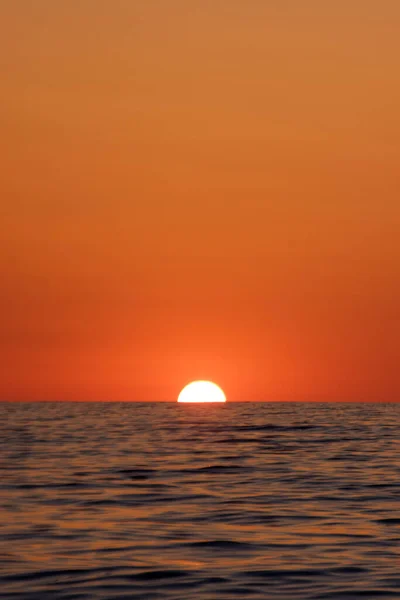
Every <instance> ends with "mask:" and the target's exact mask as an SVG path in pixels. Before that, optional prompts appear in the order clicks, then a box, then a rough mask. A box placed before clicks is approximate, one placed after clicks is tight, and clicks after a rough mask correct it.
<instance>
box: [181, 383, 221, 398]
mask: <svg viewBox="0 0 400 600" xmlns="http://www.w3.org/2000/svg"><path fill="white" fill-rule="evenodd" d="M178 402H226V398H225V394H224V392H223V391H222V390H221V388H220V387H218V386H217V385H216V384H215V383H212V382H211V381H193V382H192V383H189V385H187V386H186V387H184V388H183V390H182V391H181V393H180V394H179V397H178Z"/></svg>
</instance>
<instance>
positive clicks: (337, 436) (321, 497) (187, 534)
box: [0, 403, 400, 600]
mask: <svg viewBox="0 0 400 600" xmlns="http://www.w3.org/2000/svg"><path fill="white" fill-rule="evenodd" d="M399 423H400V404H353V405H351V404H297V403H296V404H291V403H287V404H284V403H277V404H255V403H241V404H226V405H206V404H203V405H178V404H136V403H132V404H120V403H115V404H113V403H104V404H100V403H99V404H97V403H96V404H90V403H58V404H57V403H38V404H34V403H21V404H7V403H3V404H0V461H1V462H0V474H1V479H0V523H1V529H0V598H1V599H2V600H6V599H8V598H10V599H18V600H20V599H23V598H24V599H32V600H33V599H35V600H36V599H37V600H48V599H62V600H67V599H70V600H72V599H74V600H85V599H88V600H89V599H92V598H93V599H107V600H109V599H114V598H118V599H122V598H125V599H128V598H140V599H143V600H151V599H154V600H156V599H157V600H158V599H168V600H172V599H177V600H178V599H179V600H186V599H196V600H206V599H207V600H219V599H221V600H222V599H228V598H229V599H242V598H246V599H247V598H249V599H252V600H259V599H262V598H263V599H268V598H280V599H282V598H284V599H288V600H294V599H315V600H323V599H330V600H339V599H343V600H345V599H355V598H364V599H369V598H386V597H388V598H390V597H391V598H398V599H400V432H399Z"/></svg>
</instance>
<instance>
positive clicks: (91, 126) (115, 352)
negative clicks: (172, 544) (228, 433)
mask: <svg viewBox="0 0 400 600" xmlns="http://www.w3.org/2000/svg"><path fill="white" fill-rule="evenodd" d="M0 28H1V40H2V42H1V43H2V52H1V56H0V67H1V73H2V75H1V79H0V97H1V100H0V102H1V111H0V126H1V131H2V135H1V140H2V144H1V166H2V169H1V171H2V175H1V178H0V192H1V196H0V197H1V231H0V234H1V254H0V272H1V295H0V307H1V332H0V333H1V335H0V358H1V363H0V375H1V376H0V398H2V399H26V400H30V399H82V400H83V399H88V400H96V399H99V400H101V399H115V400H134V399H135V400H158V399H159V400H168V399H169V400H174V399H176V397H177V395H178V392H179V390H180V389H181V388H182V387H183V385H184V384H186V383H187V382H188V381H190V380H192V379H204V378H205V379H212V380H214V381H216V382H217V383H219V384H220V385H221V386H222V387H223V388H224V390H225V392H226V394H227V396H228V400H273V399H294V400H302V399H313V400H315V399H346V400H364V399H368V400H369V399H371V400H373V399H377V400H399V399H400V374H399V368H398V356H400V325H399V323H400V315H399V312H400V308H399V307H400V284H399V280H400V277H399V275H400V240H399V235H400V194H399V192H400V171H399V159H400V118H399V106H400V75H399V73H400V37H399V35H398V32H399V29H400V3H399V1H398V0H380V1H379V2H378V1H377V0H346V1H345V0H337V1H336V2H321V0H303V1H302V2H300V1H298V0H285V1H283V0H269V1H268V2H267V1H265V0H248V1H246V2H244V1H243V0H229V1H228V0H223V1H222V0H168V1H167V0H146V1H140V2H139V1H138V0H113V1H111V0H109V1H107V0H79V2H78V1H70V2H54V0H37V1H36V2H30V1H28V0H2V1H0Z"/></svg>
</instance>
